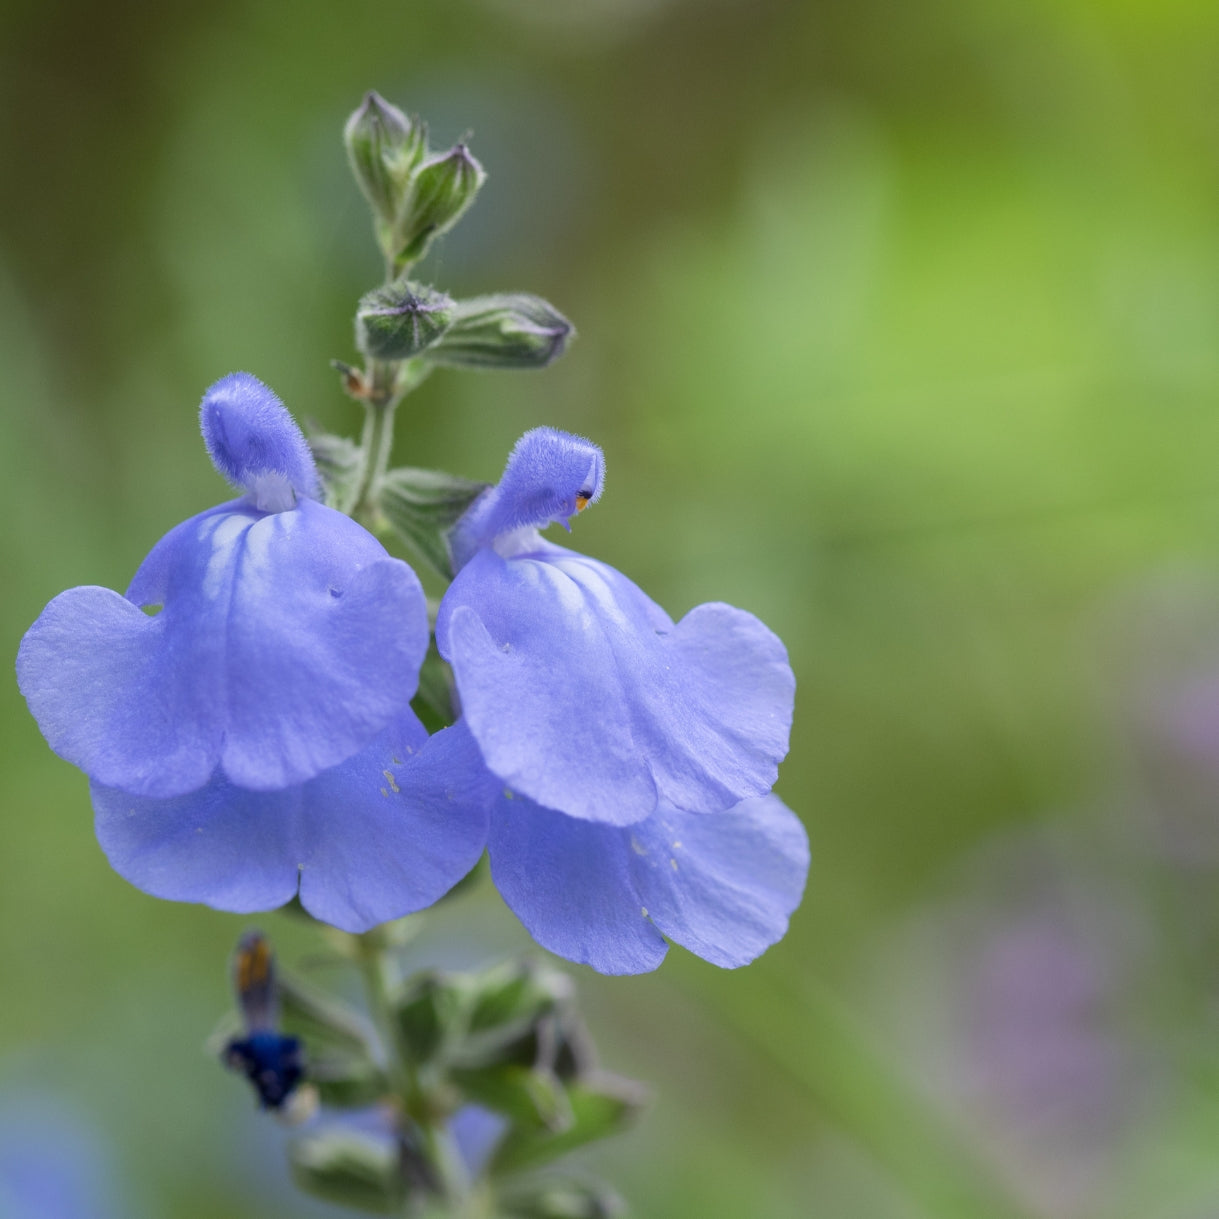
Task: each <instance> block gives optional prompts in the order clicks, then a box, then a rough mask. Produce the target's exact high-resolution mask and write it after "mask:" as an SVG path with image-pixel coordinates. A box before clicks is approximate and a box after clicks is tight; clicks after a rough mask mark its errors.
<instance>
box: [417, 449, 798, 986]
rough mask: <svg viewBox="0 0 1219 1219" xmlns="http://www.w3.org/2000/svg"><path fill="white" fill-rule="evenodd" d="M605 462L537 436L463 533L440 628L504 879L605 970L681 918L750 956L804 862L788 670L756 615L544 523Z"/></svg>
mask: <svg viewBox="0 0 1219 1219" xmlns="http://www.w3.org/2000/svg"><path fill="white" fill-rule="evenodd" d="M603 471H604V462H603V459H602V455H601V452H600V450H599V449H598V448H597V447H596V446H595V445H593V444H591V443H589V442H588V441H586V440H581V439H580V438H578V437H575V436H569V435H567V434H565V433H562V432H557V431H553V430H551V429H549V428H539V429H537V430H535V431H532V432H529V433H527V434H526V435H525V436H524V437H522V438H521V440H520V442H519V443H518V444H517V446H516V448H515V449H514V450H513V453H512V456H511V457H510V459H509V461H508V466H507V469H506V470H505V472H504V477H503V479H502V480H501V482H500V483H499V485H498V486H497V487H494V488H492V489H490V490H489V491H487V492H486V493H484V495H483V496H482V497H481V498H480V499H479V500H478V501H476V503H475V504H474V505H473V507H472V508H471V510H470V511H469V512H468V513H467V515H466V516H465V517H464V518H463V519H462V520H461V521H460V522H459V523H458V526H457V528H456V530H455V531H454V535H453V538H452V547H453V555H454V560H455V564H456V565H457V566H458V567H459V571H458V574H457V577H456V579H455V580H454V582H453V584H452V586H451V587H450V589H449V591H448V593H447V594H446V596H445V598H444V601H443V602H442V604H441V608H440V614H439V618H438V621H437V625H436V639H437V644H438V647H439V649H440V652H441V655H442V656H444V657H445V658H446V659H447V660H448V661H449V662H450V664H451V665H452V666H453V672H454V676H455V679H456V683H457V690H458V694H459V696H460V700H461V709H462V721H461V724H459V725H458V727H459V728H460V727H462V726H464V727H465V728H466V729H467V730H468V731H469V733H470V734H471V735H472V736H473V737H474V739H475V741H476V742H477V744H478V748H479V750H480V751H481V754H482V758H483V760H484V762H485V764H486V766H487V768H488V769H489V770H490V772H491V773H492V775H493V776H494V777H495V779H496V780H498V786H499V790H498V791H495V792H493V793H492V800H493V807H492V811H491V829H490V837H489V850H490V856H491V875H492V877H493V879H494V880H495V883H496V885H497V887H498V888H499V890H500V893H501V894H502V895H503V897H504V899H505V900H506V901H507V903H508V905H509V906H510V907H511V908H512V909H513V910H514V911H515V913H516V914H517V916H518V917H519V918H520V919H521V921H522V922H523V923H524V924H525V926H526V927H527V928H528V930H529V931H530V933H531V934H532V935H533V936H534V938H535V939H536V940H537V941H538V942H539V943H541V944H542V945H543V946H544V947H546V948H549V949H550V950H551V951H553V952H556V953H558V954H559V955H561V956H564V957H567V958H569V959H571V960H574V961H581V962H586V963H587V964H590V965H592V966H593V967H594V968H595V969H597V970H600V971H601V972H603V973H638V972H642V971H644V970H649V969H654V968H655V967H656V966H657V965H658V964H659V963H660V961H661V959H662V958H663V957H664V955H665V951H666V945H665V938H664V937H665V936H668V937H670V938H671V939H673V940H675V941H677V942H678V943H681V944H684V945H685V946H686V947H688V948H689V949H691V950H692V951H693V952H696V953H698V954H699V955H700V956H702V957H704V958H706V959H707V960H709V961H712V962H714V963H715V964H718V965H722V966H727V967H732V966H737V965H742V964H744V963H746V962H747V961H750V960H752V959H753V958H754V957H756V956H757V955H758V954H759V953H760V952H761V951H763V950H764V949H765V948H766V947H767V946H769V945H770V944H772V943H774V942H775V941H776V940H778V939H779V938H780V937H781V936H782V935H783V934H784V932H785V931H786V929H787V920H788V916H789V915H790V913H791V912H792V910H794V909H795V907H796V905H797V904H798V903H799V901H800V897H801V894H802V893H803V889H804V881H805V877H806V874H807V871H808V840H807V837H806V835H805V833H804V829H803V827H802V826H801V824H800V822H799V820H798V819H797V818H796V816H795V815H794V814H793V813H792V812H791V811H790V810H789V809H788V808H787V807H786V806H785V805H784V804H783V803H782V801H780V800H779V799H778V798H777V797H775V796H773V795H771V794H769V793H770V788H771V786H772V784H773V783H774V781H775V777H776V774H777V769H778V763H779V761H780V760H781V759H782V757H783V756H784V754H785V753H786V752H787V741H788V731H789V728H790V725H791V713H792V698H793V693H794V685H795V682H794V678H793V676H792V671H791V668H790V667H789V665H788V663H787V654H786V651H785V650H784V648H783V645H782V643H781V642H780V641H779V640H778V639H777V638H776V636H775V635H774V634H772V633H771V631H769V630H768V629H767V628H766V627H765V626H764V625H763V624H762V623H761V622H759V621H758V619H757V618H755V617H753V615H751V614H747V613H745V612H744V611H742V610H738V609H734V608H733V607H731V606H728V605H721V604H712V605H700V606H698V607H697V608H695V609H693V610H691V611H690V613H689V614H687V615H686V616H685V618H683V619H682V620H681V621H680V622H678V623H676V624H675V623H674V622H673V621H672V620H671V619H670V618H669V616H668V615H667V614H666V613H665V612H664V611H663V610H662V609H661V608H660V607H659V606H658V605H656V604H655V602H653V601H651V600H649V598H648V597H647V596H645V595H644V593H643V592H642V591H641V590H640V589H639V588H637V587H636V586H635V585H634V584H632V583H631V582H630V581H629V580H628V579H627V578H626V577H625V576H623V575H622V574H621V573H619V572H617V571H615V570H614V569H613V568H612V567H609V566H607V565H606V564H604V563H599V562H597V561H596V560H595V559H589V558H586V557H585V556H584V555H580V554H576V553H574V552H573V551H570V550H566V549H563V548H562V547H559V546H555V545H553V544H552V543H550V542H547V541H545V540H544V539H543V538H542V537H541V535H540V534H539V532H538V530H539V528H540V527H543V526H545V525H547V524H549V523H550V522H552V521H559V522H560V523H562V524H563V525H565V526H567V525H568V522H569V520H570V519H571V517H572V516H574V515H575V514H576V513H577V512H579V511H580V510H581V509H582V508H584V507H585V506H586V505H587V504H589V503H591V502H593V501H594V500H596V499H597V498H598V496H599V495H600V494H601V489H602V484H603ZM662 933H663V934H662Z"/></svg>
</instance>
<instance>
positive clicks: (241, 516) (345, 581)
mask: <svg viewBox="0 0 1219 1219" xmlns="http://www.w3.org/2000/svg"><path fill="white" fill-rule="evenodd" d="M201 420H202V427H203V435H204V439H205V441H206V443H207V447H208V451H209V453H210V454H211V456H212V460H213V462H214V464H215V465H216V468H217V469H218V470H219V471H220V472H221V473H222V474H224V475H225V476H226V477H227V478H229V479H230V480H231V481H232V482H234V483H236V484H237V485H238V486H240V487H242V488H243V489H244V490H245V494H244V495H243V496H242V497H241V498H240V499H237V500H234V501H232V502H230V503H226V504H222V505H220V506H219V507H217V508H212V509H209V510H208V511H206V512H203V513H201V514H200V515H198V516H195V517H192V518H191V519H190V520H188V521H186V522H184V523H183V524H181V525H179V526H178V527H177V528H175V529H173V530H171V531H170V532H169V533H168V534H167V535H166V536H165V537H164V538H162V539H161V541H160V542H158V543H157V545H156V546H155V547H154V548H153V550H152V552H151V553H150V554H149V556H148V557H147V558H146V559H145V560H144V562H143V564H141V566H140V569H139V570H138V571H137V572H136V575H135V578H134V580H133V581H132V583H131V586H130V588H129V589H128V590H127V594H126V596H120V595H119V594H118V593H115V592H112V591H110V590H109V589H105V588H74V589H70V590H69V591H67V592H65V593H62V594H60V596H58V597H56V598H55V599H54V600H53V601H52V602H51V603H50V605H48V606H47V608H46V609H45V610H44V611H43V613H42V615H41V616H40V617H39V619H38V620H37V622H35V623H34V625H33V626H32V627H31V628H30V630H29V632H28V633H27V634H26V636H25V639H24V640H23V641H22V644H21V650H20V653H19V655H18V658H17V675H18V681H19V683H20V686H21V689H22V692H23V693H24V694H25V696H26V699H27V700H28V702H29V705H30V709H31V711H32V712H33V713H34V716H35V718H36V719H37V720H38V724H39V727H40V728H41V729H42V731H43V735H44V736H45V737H46V738H47V741H48V742H49V743H50V745H51V747H52V748H53V749H54V750H55V751H56V752H57V753H58V754H60V756H61V757H64V758H66V759H67V760H68V761H70V762H73V763H75V764H76V765H77V766H79V767H80V768H81V769H82V770H83V771H85V773H86V774H87V775H88V776H89V778H90V780H91V781H92V782H91V790H92V794H93V800H94V806H95V810H96V815H97V832H98V838H99V840H100V841H101V844H102V846H103V848H104V849H105V851H106V853H107V855H108V856H109V858H110V860H111V862H112V863H113V865H114V867H115V868H116V869H117V870H118V871H119V872H120V873H121V874H122V875H124V876H125V877H127V878H128V879H129V880H131V881H132V882H133V883H134V884H136V885H138V886H139V887H140V888H142V889H145V890H146V891H147V892H150V893H153V894H154V895H156V896H160V897H167V898H174V899H177V900H185V901H201V902H206V903H208V904H210V905H213V906H216V907H219V908H221V909H225V910H237V911H243V912H248V911H254V910H265V909H270V908H272V907H274V906H278V905H281V904H283V903H284V902H285V901H287V900H289V899H290V898H291V897H292V896H293V894H295V893H296V892H297V891H298V886H299V892H300V897H301V901H302V902H303V904H304V905H305V907H306V908H307V909H309V910H310V911H311V912H312V913H314V914H316V915H317V917H319V918H322V919H325V920H327V921H330V922H333V923H335V924H336V925H337V926H341V927H345V928H347V929H348V930H363V929H364V928H365V927H367V926H371V925H372V924H373V923H374V922H380V921H384V920H385V919H388V918H393V917H397V916H399V915H401V914H405V913H408V912H409V911H411V910H414V909H418V908H420V906H422V905H427V904H429V903H430V902H431V901H434V900H435V899H436V898H437V897H439V896H440V895H441V894H442V893H443V892H445V890H447V889H448V888H449V887H450V886H451V885H452V884H453V883H455V882H456V881H457V880H458V879H460V877H461V876H462V875H464V873H465V872H466V871H468V870H469V868H470V867H471V866H472V865H473V864H474V862H475V861H476V860H477V858H478V855H479V854H480V853H481V850H482V843H483V838H484V835H485V812H484V811H483V808H482V806H481V804H475V803H469V804H464V805H461V806H460V807H456V805H455V801H454V800H453V799H450V794H451V793H452V792H453V791H455V790H459V789H460V783H455V782H453V781H451V780H450V779H449V778H448V773H449V771H450V769H451V767H452V765H454V764H456V762H455V760H454V758H455V755H453V747H454V743H455V738H454V737H452V736H445V735H443V734H442V735H441V737H439V738H437V739H436V741H435V742H434V743H432V744H429V745H428V746H427V748H425V747H424V746H425V742H426V741H427V734H426V732H425V731H424V730H423V728H422V726H421V725H420V724H419V722H418V720H417V719H416V718H415V716H414V714H413V713H412V712H411V710H410V700H411V697H412V696H413V694H414V693H415V689H416V686H417V684H418V676H419V666H420V664H421V663H422V660H423V656H424V653H425V651H426V648H427V642H428V623H427V609H426V604H425V601H424V595H423V590H422V588H421V587H420V585H419V581H418V579H417V578H416V576H415V574H414V572H412V571H411V569H410V568H409V567H408V566H407V565H406V564H405V563H403V562H402V561H401V560H399V559H394V558H391V557H390V556H389V555H388V554H387V553H386V551H385V549H384V548H383V547H382V546H381V544H380V543H379V542H378V541H377V540H376V539H375V538H374V537H373V536H372V535H371V534H370V533H368V532H367V531H366V530H365V529H363V528H362V527H361V526H359V525H358V524H356V523H355V522H354V521H352V520H351V519H350V518H348V517H346V516H344V515H342V514H341V513H339V512H335V511H333V510H332V509H330V508H327V507H325V506H324V505H322V504H321V503H319V502H318V501H317V500H316V498H314V497H315V496H316V495H317V494H318V479H317V473H316V470H315V468H314V464H313V459H312V457H311V455H310V453H309V449H308V446H307V445H306V443H305V440H304V437H303V436H302V435H301V433H300V431H299V429H298V428H297V427H296V425H295V423H294V422H293V421H292V418H291V416H290V415H289V414H288V412H287V411H286V410H285V409H284V407H283V406H282V404H281V403H280V402H279V400H278V399H277V398H276V397H275V395H274V394H273V393H272V392H271V391H270V390H269V389H268V388H267V387H266V386H265V385H263V384H262V383H261V382H260V381H258V380H257V379H256V378H254V377H252V376H250V375H249V374H247V373H234V374H232V375H231V376H228V377H225V378H224V379H222V380H221V381H218V382H217V383H216V384H215V385H213V386H212V387H211V389H209V390H208V392H207V394H206V395H205V397H204V399H203V405H202V410H201ZM457 752H458V753H460V747H459V748H458V751H457ZM458 760H459V759H458Z"/></svg>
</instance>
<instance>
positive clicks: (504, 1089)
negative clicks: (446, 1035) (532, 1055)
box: [449, 1063, 573, 1138]
mask: <svg viewBox="0 0 1219 1219" xmlns="http://www.w3.org/2000/svg"><path fill="white" fill-rule="evenodd" d="M449 1078H450V1079H451V1080H452V1082H453V1083H454V1084H455V1085H456V1086H457V1087H458V1088H460V1089H461V1091H462V1093H463V1094H464V1095H465V1096H466V1097H467V1098H468V1099H469V1100H472V1101H476V1102H477V1103H478V1104H480V1105H483V1106H485V1107H486V1108H488V1109H492V1110H494V1111H495V1112H496V1113H502V1114H503V1115H504V1116H505V1117H507V1118H509V1119H510V1120H511V1122H512V1131H511V1132H510V1134H509V1135H508V1136H507V1137H508V1138H511V1137H512V1135H513V1134H516V1133H520V1132H522V1131H523V1132H525V1133H526V1134H528V1135H536V1134H538V1133H539V1132H543V1133H545V1134H549V1133H550V1132H551V1131H559V1130H565V1129H567V1128H569V1127H570V1125H571V1123H572V1120H573V1118H572V1111H571V1107H570V1105H569V1104H568V1098H567V1096H566V1094H565V1093H564V1090H563V1085H562V1084H561V1083H560V1082H559V1080H558V1078H557V1077H556V1076H555V1075H553V1074H552V1073H551V1072H550V1071H538V1070H534V1069H533V1068H532V1067H524V1066H517V1065H515V1064H512V1063H505V1064H503V1065H502V1066H478V1067H474V1068H471V1069H469V1070H465V1069H462V1068H450V1070H449Z"/></svg>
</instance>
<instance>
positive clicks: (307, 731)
mask: <svg viewBox="0 0 1219 1219" xmlns="http://www.w3.org/2000/svg"><path fill="white" fill-rule="evenodd" d="M127 597H128V599H127V600H124V599H123V598H121V597H119V596H118V594H117V593H112V592H110V591H109V590H106V589H90V588H84V589H71V590H69V591H68V592H66V593H63V594H61V595H60V596H59V597H57V598H56V599H55V600H54V601H52V602H51V604H50V605H49V606H48V607H47V608H46V610H44V611H43V614H42V615H41V616H40V617H39V619H38V621H37V622H35V624H34V625H33V626H32V627H31V628H30V630H29V632H28V633H27V635H26V637H25V639H24V641H23V642H22V646H21V651H20V653H19V655H18V663H17V668H18V680H19V682H20V685H21V688H22V691H23V692H24V693H25V695H26V698H27V699H28V700H29V703H30V708H31V710H32V711H33V713H34V716H35V718H36V719H37V720H38V722H39V725H40V727H41V728H42V729H43V733H44V735H45V736H46V737H47V740H48V741H49V742H50V744H51V746H52V748H54V749H55V750H56V752H58V753H59V754H60V755H61V756H62V757H64V758H66V759H67V760H68V761H70V762H74V763H75V764H76V765H78V766H80V767H81V769H82V770H84V771H85V772H86V773H87V774H88V775H89V776H90V777H91V778H92V779H94V780H96V781H97V782H98V783H101V784H103V785H105V786H110V787H119V788H122V789H124V790H126V791H128V792H131V793H133V794H136V795H144V796H156V797H168V796H175V795H181V794H184V793H186V792H189V791H193V790H195V789H196V788H198V787H200V786H201V785H202V784H204V783H206V782H207V781H208V779H209V777H210V775H211V773H212V771H213V770H214V769H215V767H216V765H217V764H219V765H220V766H221V767H222V768H223V770H224V772H225V774H226V775H227V776H228V777H229V778H230V779H231V780H232V781H233V782H234V783H236V784H238V785H239V786H242V787H247V788H255V789H268V790H270V789H275V788H283V787H288V786H291V785H293V784H297V783H302V782H305V781H306V780H308V779H310V778H312V777H313V776H315V775H317V774H319V773H320V772H321V771H323V770H325V769H327V768H328V767H331V766H334V765H335V764H337V763H338V762H341V761H343V760H344V759H345V758H348V757H351V756H352V755H353V754H354V753H356V752H358V751H359V750H360V749H361V748H362V747H363V746H364V745H365V744H367V743H368V742H369V741H370V740H371V738H372V737H374V736H375V735H376V734H377V733H378V732H379V731H380V730H381V729H383V728H384V727H385V726H386V725H387V724H388V723H389V722H390V721H391V720H392V719H393V718H394V717H395V716H396V715H398V714H399V713H401V712H402V711H403V710H404V709H405V708H406V707H407V706H408V705H409V701H410V698H411V696H412V695H413V694H414V691H415V688H416V684H417V681H418V673H419V666H420V664H421V663H422V659H423V655H424V652H425V650H426V647H427V634H428V631H427V610H426V604H425V601H424V597H423V591H422V589H421V588H420V586H419V581H418V579H417V578H416V577H415V574H414V573H413V572H412V571H411V570H410V568H409V567H408V566H407V565H406V564H405V563H403V562H401V561H400V560H397V559H391V558H390V557H389V556H388V555H387V554H386V552H385V550H384V548H383V547H382V546H381V544H380V543H379V542H377V540H376V539H375V538H374V537H373V536H372V535H371V534H369V533H368V532H367V531H366V530H364V529H362V528H361V527H360V526H359V525H357V524H356V523H355V522H354V521H351V520H350V519H349V518H347V517H345V516H343V515H342V514H341V513H338V512H334V511H332V510H331V509H329V508H326V507H324V506H322V505H321V504H318V503H315V502H314V501H312V500H301V501H300V503H299V505H298V506H297V507H296V508H294V509H292V510H290V511H285V512H278V513H273V514H271V515H266V514H263V513H261V512H258V511H257V510H256V509H254V508H252V507H250V506H249V505H247V504H245V503H243V502H241V501H238V502H236V503H232V504H226V505H222V506H221V507H219V508H214V509H212V510H210V511H208V512H205V513H202V514H201V515H199V516H197V517H193V518H192V519H191V520H189V521H186V522H184V523H183V524H181V525H179V526H178V527H177V528H176V529H173V530H172V531H171V532H170V533H168V534H167V535H166V536H165V537H164V538H162V539H161V541H160V542H158V543H157V545H156V546H155V547H154V548H153V550H152V552H151V553H150V554H149V556H148V558H147V559H145V561H144V563H143V564H142V565H141V568H140V570H139V571H138V572H137V573H136V576H135V579H134V580H133V581H132V585H131V587H130V589H129V590H128V594H127ZM139 606H148V607H153V606H159V607H161V608H160V609H159V612H157V613H156V615H155V617H151V618H150V617H148V616H146V615H145V614H143V613H141V612H140V609H139V608H137V607H139Z"/></svg>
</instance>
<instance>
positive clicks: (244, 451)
mask: <svg viewBox="0 0 1219 1219" xmlns="http://www.w3.org/2000/svg"><path fill="white" fill-rule="evenodd" d="M199 425H200V428H201V430H202V432H203V442H204V444H205V445H207V451H208V455H209V456H210V457H211V459H212V464H213V465H214V466H215V467H216V469H217V471H219V473H220V474H221V476H222V477H224V478H227V479H228V480H229V482H231V483H233V484H234V485H235V486H238V487H244V488H245V489H246V490H247V491H249V492H250V493H251V495H253V497H254V500H255V502H256V504H257V506H258V507H259V508H263V509H266V510H268V511H270V510H276V509H283V508H289V507H291V506H292V503H293V494H292V493H293V492H295V494H296V495H305V496H309V497H311V498H313V499H316V498H317V497H318V490H319V488H318V477H317V467H316V466H315V465H314V462H313V454H312V453H311V452H310V451H309V445H308V442H307V441H306V440H305V437H304V435H303V434H302V433H301V430H300V428H299V427H297V426H296V421H295V420H294V419H293V418H292V416H291V415H290V414H289V413H288V411H287V408H286V407H285V406H284V404H283V403H282V402H281V401H280V400H279V398H278V397H277V396H276V395H275V393H274V392H272V390H271V389H269V388H268V387H267V386H266V385H264V384H263V383H262V382H261V381H260V380H259V379H258V378H257V377H255V376H254V375H253V374H252V373H248V372H234V373H229V375H228V376H227V377H221V378H220V380H219V381H217V382H216V383H215V384H214V385H212V386H211V387H210V388H209V389H208V391H207V393H206V394H204V395H203V402H202V404H201V405H200V407H199ZM277 483H278V484H280V488H279V489H281V490H282V491H283V492H286V493H287V494H286V496H283V497H282V498H279V502H278V503H275V504H274V505H273V504H272V503H271V502H270V500H271V499H274V498H277V497H276V490H277V487H276V484H277Z"/></svg>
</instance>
